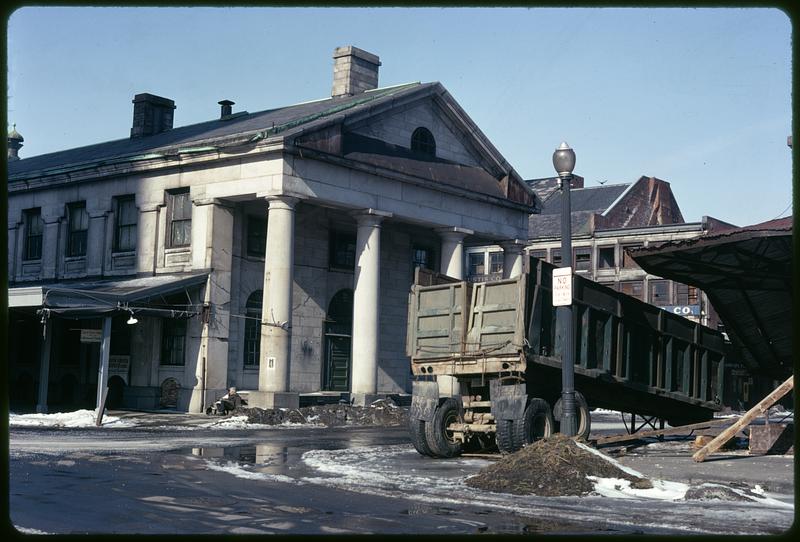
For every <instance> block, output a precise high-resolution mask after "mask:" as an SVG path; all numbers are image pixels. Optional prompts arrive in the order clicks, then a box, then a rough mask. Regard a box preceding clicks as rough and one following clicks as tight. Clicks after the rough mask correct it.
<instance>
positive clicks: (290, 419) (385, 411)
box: [231, 399, 408, 427]
mask: <svg viewBox="0 0 800 542" xmlns="http://www.w3.org/2000/svg"><path fill="white" fill-rule="evenodd" d="M231 414H232V415H234V416H247V422H248V423H259V424H266V425H280V424H282V423H313V424H321V425H325V426H327V427H335V426H340V425H372V426H381V427H390V426H399V425H406V424H407V423H408V417H407V415H408V412H407V409H405V408H402V407H399V406H397V405H396V404H395V403H394V401H392V400H391V399H380V400H378V401H375V402H374V403H372V404H371V405H369V406H365V407H357V406H352V405H349V404H332V405H314V406H308V407H303V408H297V409H286V410H283V409H272V408H270V409H263V408H257V407H254V408H246V407H245V408H238V409H236V410H234V411H233V412H232V413H231Z"/></svg>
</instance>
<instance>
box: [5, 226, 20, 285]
mask: <svg viewBox="0 0 800 542" xmlns="http://www.w3.org/2000/svg"><path fill="white" fill-rule="evenodd" d="M21 229H22V228H21V224H20V223H18V222H17V221H16V220H9V221H8V262H7V263H8V282H14V281H16V280H17V262H18V261H20V259H21V258H20V251H19V245H18V241H19V237H20V235H19V233H20V230H21Z"/></svg>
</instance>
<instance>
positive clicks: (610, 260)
mask: <svg viewBox="0 0 800 542" xmlns="http://www.w3.org/2000/svg"><path fill="white" fill-rule="evenodd" d="M614 252H615V247H613V246H611V247H597V267H598V268H600V269H609V268H612V267H616V265H617V259H616V258H615V257H614Z"/></svg>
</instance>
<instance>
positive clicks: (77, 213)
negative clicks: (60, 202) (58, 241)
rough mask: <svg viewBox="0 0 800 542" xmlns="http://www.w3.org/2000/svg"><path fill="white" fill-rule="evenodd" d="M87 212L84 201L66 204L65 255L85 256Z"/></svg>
mask: <svg viewBox="0 0 800 542" xmlns="http://www.w3.org/2000/svg"><path fill="white" fill-rule="evenodd" d="M88 233H89V213H87V212H86V202H85V201H81V202H79V203H70V204H69V205H67V256H86V240H87V236H88Z"/></svg>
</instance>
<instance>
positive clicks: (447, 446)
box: [425, 397, 463, 457]
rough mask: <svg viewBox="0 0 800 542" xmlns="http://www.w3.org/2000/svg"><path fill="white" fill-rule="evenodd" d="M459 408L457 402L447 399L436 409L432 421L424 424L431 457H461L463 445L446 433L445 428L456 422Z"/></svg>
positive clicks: (450, 398)
mask: <svg viewBox="0 0 800 542" xmlns="http://www.w3.org/2000/svg"><path fill="white" fill-rule="evenodd" d="M459 417H460V408H459V403H458V401H457V400H455V399H453V398H452V397H448V398H447V399H445V400H444V402H443V403H442V404H441V405H439V406H438V407H436V410H435V411H434V413H433V421H432V422H431V423H426V424H425V441H426V442H427V445H428V447H429V448H430V450H431V452H432V455H433V457H455V456H458V455H461V451H462V449H463V445H462V443H461V441H459V440H456V439H455V438H454V437H453V435H452V434H450V433H449V432H448V431H447V426H449V425H450V424H451V423H453V422H456V421H458V419H459Z"/></svg>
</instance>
